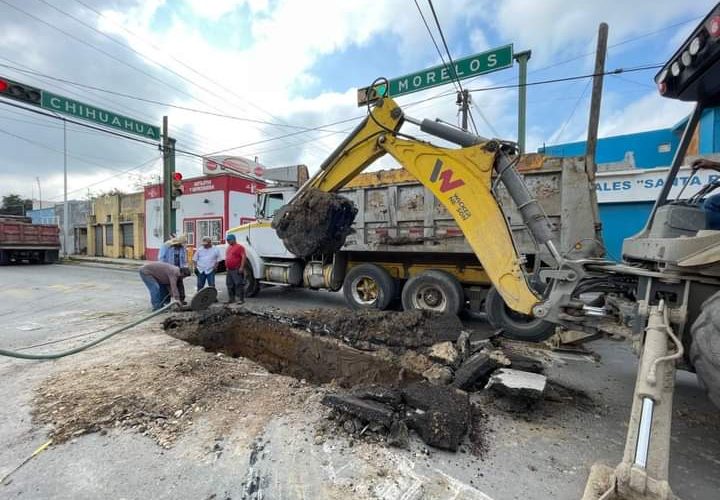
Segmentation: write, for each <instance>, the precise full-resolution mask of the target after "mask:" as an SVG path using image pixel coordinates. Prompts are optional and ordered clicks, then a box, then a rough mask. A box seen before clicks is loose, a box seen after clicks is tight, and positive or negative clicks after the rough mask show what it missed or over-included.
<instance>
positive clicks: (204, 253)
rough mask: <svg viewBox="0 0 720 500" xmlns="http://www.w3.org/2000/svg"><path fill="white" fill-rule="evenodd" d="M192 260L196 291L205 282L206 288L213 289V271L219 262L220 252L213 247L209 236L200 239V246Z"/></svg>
mask: <svg viewBox="0 0 720 500" xmlns="http://www.w3.org/2000/svg"><path fill="white" fill-rule="evenodd" d="M192 260H193V262H194V263H195V274H196V275H197V289H198V291H200V289H201V288H203V287H204V286H205V283H206V282H207V285H208V286H211V287H213V288H215V271H217V266H218V262H220V250H218V249H217V247H214V246H213V244H212V239H211V238H210V237H209V236H205V237H204V238H203V239H202V246H200V247H198V249H197V250H196V251H195V253H194V254H193V257H192Z"/></svg>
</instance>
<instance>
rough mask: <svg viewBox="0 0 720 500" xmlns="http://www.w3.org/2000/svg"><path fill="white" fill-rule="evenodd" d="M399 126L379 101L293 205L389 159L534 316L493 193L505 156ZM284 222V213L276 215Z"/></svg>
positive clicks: (516, 304)
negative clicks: (446, 144)
mask: <svg viewBox="0 0 720 500" xmlns="http://www.w3.org/2000/svg"><path fill="white" fill-rule="evenodd" d="M403 120H404V117H403V113H402V110H401V109H400V108H399V107H398V106H397V104H396V103H395V102H394V101H393V100H392V99H390V98H385V99H382V100H380V101H378V103H377V104H376V106H375V107H374V108H373V109H372V111H371V113H370V115H369V116H368V117H366V118H365V120H364V121H363V122H362V123H361V124H360V125H359V126H358V127H357V128H356V129H355V130H354V131H353V132H352V133H351V134H350V135H349V136H348V137H347V139H346V140H345V141H343V143H342V144H340V146H338V148H337V149H336V150H335V151H333V153H332V154H331V155H330V157H329V158H328V159H327V160H326V161H325V162H324V163H323V164H322V165H321V168H320V170H319V172H318V173H317V174H316V175H315V176H314V177H313V178H311V179H310V180H309V181H308V182H307V183H306V184H305V185H304V186H303V187H302V188H301V189H300V190H299V191H298V193H297V194H296V196H295V198H294V200H293V201H295V200H299V199H301V198H302V197H303V196H305V195H307V194H308V193H310V192H312V191H313V190H318V191H322V192H325V193H332V192H335V191H338V190H339V189H341V188H342V187H343V186H344V185H345V184H347V183H348V182H349V181H350V180H351V179H353V178H354V177H356V176H357V175H358V174H359V173H360V172H362V171H363V170H364V169H365V168H366V167H368V166H369V165H370V164H372V163H373V162H374V161H376V160H377V159H379V158H380V157H382V156H383V155H385V154H386V153H388V154H390V155H391V156H392V157H393V158H395V159H396V160H397V161H398V163H399V164H400V165H401V166H402V167H403V168H404V169H405V170H407V171H408V172H410V173H411V174H412V175H413V176H414V177H416V178H417V180H418V181H419V182H421V183H422V184H423V185H424V186H426V187H427V188H428V189H429V190H430V191H431V192H432V193H433V194H434V195H435V196H436V197H437V198H438V200H440V202H441V203H442V204H443V205H445V207H446V208H447V209H448V211H449V213H451V214H452V216H453V218H454V219H455V221H456V222H457V224H458V226H459V227H460V229H461V230H462V231H463V233H464V235H465V237H466V238H467V241H468V243H469V244H470V246H471V248H472V249H473V251H474V252H475V254H476V255H477V257H478V260H479V261H480V263H481V264H482V265H483V268H484V269H485V270H486V272H487V274H488V276H489V278H490V280H491V281H492V283H493V285H494V286H495V288H496V289H497V291H498V292H499V293H500V295H501V296H502V297H503V299H504V300H505V303H506V304H507V305H508V306H509V307H510V308H512V309H513V310H515V311H517V312H520V313H523V314H527V315H530V314H532V311H533V307H534V306H535V305H536V304H538V302H539V301H540V299H539V297H538V296H537V294H536V293H535V291H534V290H533V289H532V288H531V287H530V286H529V284H528V281H527V278H526V275H525V273H524V271H523V269H522V261H521V258H520V255H519V254H518V251H517V249H516V248H515V245H514V242H513V240H512V237H511V234H512V233H511V230H510V227H509V226H508V223H507V220H506V218H505V216H504V214H503V212H502V209H501V208H500V206H499V205H498V202H497V200H496V198H495V196H494V195H493V193H492V173H493V169H494V168H495V166H496V161H497V159H498V156H499V155H501V154H502V155H505V153H503V152H502V151H501V150H500V147H499V144H498V143H497V142H490V141H489V142H486V143H479V144H474V145H468V146H465V147H461V148H453V149H450V148H442V147H438V146H435V145H432V144H429V143H426V142H422V141H419V140H416V139H412V138H407V139H403V138H400V136H401V135H402V134H399V133H398V131H399V129H400V127H401V126H402V123H403ZM291 204H292V202H291ZM287 216H288V212H287V211H285V212H282V213H281V214H280V217H287ZM276 223H277V219H276ZM548 234H549V231H548ZM548 240H549V237H548Z"/></svg>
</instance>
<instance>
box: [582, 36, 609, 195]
mask: <svg viewBox="0 0 720 500" xmlns="http://www.w3.org/2000/svg"><path fill="white" fill-rule="evenodd" d="M607 39H608V25H607V24H606V23H600V27H599V28H598V41H597V51H596V52H595V72H594V75H595V76H593V86H592V98H591V100H590V121H589V123H588V135H587V149H586V151H585V170H586V171H587V173H588V177H589V178H590V180H591V181H594V180H595V173H596V171H597V165H596V164H595V152H596V151H597V140H598V137H597V136H598V125H599V123H600V104H601V101H602V89H603V73H605V56H606V55H607Z"/></svg>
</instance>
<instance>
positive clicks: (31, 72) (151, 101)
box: [0, 0, 337, 132]
mask: <svg viewBox="0 0 720 500" xmlns="http://www.w3.org/2000/svg"><path fill="white" fill-rule="evenodd" d="M3 1H4V0H0V2H3ZM0 67H3V68H9V69H12V70H14V71H18V72H20V73H26V74H29V75H33V76H41V77H43V78H47V79H49V80H53V81H56V82H62V83H66V84H68V85H74V86H76V87H80V88H84V89H90V90H95V91H97V92H104V93H106V94H111V95H116V96H119V97H124V98H126V99H133V100H135V101H141V102H146V103H149V104H156V105H158V106H165V107H168V108H174V109H179V110H182V111H190V112H193V113H201V114H204V115H210V116H216V117H219V118H227V119H231V120H238V121H244V122H250V123H259V124H263V125H272V126H275V127H286V128H293V129H299V130H305V131H315V130H318V129H317V128H314V127H303V126H301V125H289V124H283V123H273V122H269V121H265V120H257V119H254V118H247V117H244V116H235V115H228V114H224V113H215V112H213V111H206V110H204V109H198V108H191V107H188V106H180V105H178V104H172V103H169V102H162V101H158V100H155V99H148V98H146V97H140V96H136V95H131V94H126V93H124V92H118V91H115V90H110V89H104V88H101V87H96V86H94V85H87V84H85V83H80V82H74V81H72V80H67V79H65V78H59V77H56V76H52V75H48V74H45V73H41V72H39V71H34V70H27V69H22V68H17V67H14V66H11V65H9V64H0ZM320 132H337V131H336V130H320Z"/></svg>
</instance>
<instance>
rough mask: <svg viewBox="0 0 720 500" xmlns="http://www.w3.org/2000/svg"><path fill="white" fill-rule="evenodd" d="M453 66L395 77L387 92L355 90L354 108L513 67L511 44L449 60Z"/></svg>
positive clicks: (379, 88)
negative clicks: (383, 98)
mask: <svg viewBox="0 0 720 500" xmlns="http://www.w3.org/2000/svg"><path fill="white" fill-rule="evenodd" d="M453 63H454V64H453V65H452V66H450V65H447V66H445V65H440V66H434V67H432V68H427V69H424V70H422V71H418V72H416V73H410V74H409V75H405V76H401V77H399V78H393V79H392V80H389V81H388V86H389V87H390V88H389V89H386V88H385V87H386V86H385V85H384V84H383V85H376V86H375V87H374V88H373V89H371V88H370V87H364V88H361V89H358V106H364V105H366V104H367V103H368V102H372V101H375V100H377V99H379V98H380V97H384V96H386V95H389V96H390V97H397V96H399V95H404V94H410V93H412V92H418V91H420V90H425V89H429V88H432V87H437V86H438V85H444V84H446V83H451V82H453V81H454V80H455V76H457V78H459V79H460V80H463V79H465V78H470V77H473V76H478V75H483V74H485V73H491V72H493V71H498V70H501V69H505V68H510V67H511V66H512V65H513V46H512V44H508V45H504V46H502V47H497V48H495V49H492V50H488V51H486V52H481V53H479V54H475V55H472V56H469V57H464V58H462V59H457V60H455V61H453Z"/></svg>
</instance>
